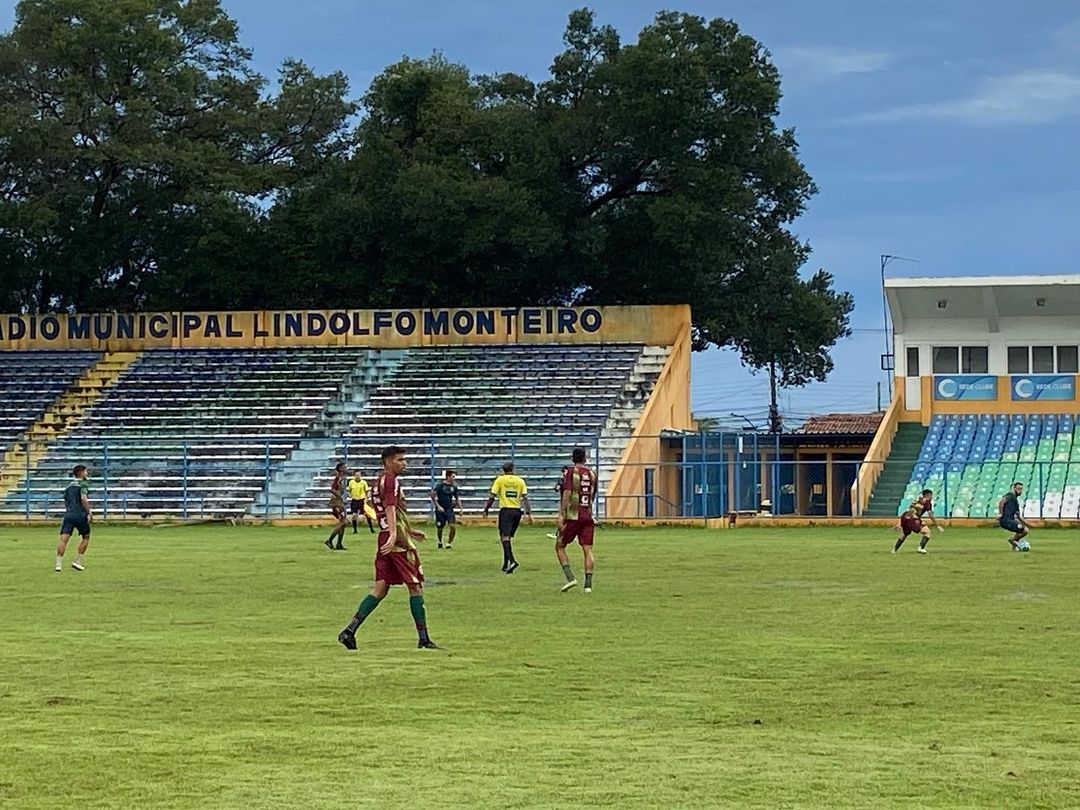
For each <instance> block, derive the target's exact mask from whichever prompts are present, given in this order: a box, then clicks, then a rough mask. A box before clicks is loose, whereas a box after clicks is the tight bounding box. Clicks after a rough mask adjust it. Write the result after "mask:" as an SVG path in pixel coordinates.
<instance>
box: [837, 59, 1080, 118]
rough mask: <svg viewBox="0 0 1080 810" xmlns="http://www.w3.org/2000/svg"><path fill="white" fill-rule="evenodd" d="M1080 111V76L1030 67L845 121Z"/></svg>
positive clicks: (1041, 115) (1059, 115)
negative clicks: (961, 92)
mask: <svg viewBox="0 0 1080 810" xmlns="http://www.w3.org/2000/svg"><path fill="white" fill-rule="evenodd" d="M1078 111H1080V75H1075V74H1071V73H1061V72H1058V71H1039V70H1031V71H1024V72H1021V73H1013V74H1010V75H1006V76H998V77H996V78H992V79H986V80H984V81H983V82H982V83H981V84H980V85H979V86H978V87H976V88H975V90H974V91H973V92H972V93H971V94H970V95H967V96H964V97H961V98H956V99H952V100H950V101H937V102H928V103H923V104H904V105H900V106H897V107H891V108H889V109H885V110H880V111H878V112H871V113H866V114H863V115H857V116H855V117H853V118H850V119H848V120H847V123H862V124H873V123H893V122H897V121H911V120H926V119H938V120H951V121H958V122H962V123H967V124H1043V123H1048V122H1050V121H1056V120H1058V119H1060V118H1065V117H1066V116H1069V115H1074V114H1075V113H1077V112H1078Z"/></svg>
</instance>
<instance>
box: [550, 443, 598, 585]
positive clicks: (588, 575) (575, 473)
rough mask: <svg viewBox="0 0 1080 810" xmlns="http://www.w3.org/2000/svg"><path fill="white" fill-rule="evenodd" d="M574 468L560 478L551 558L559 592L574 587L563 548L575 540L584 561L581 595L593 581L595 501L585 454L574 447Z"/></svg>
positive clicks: (593, 479)
mask: <svg viewBox="0 0 1080 810" xmlns="http://www.w3.org/2000/svg"><path fill="white" fill-rule="evenodd" d="M573 460H574V466H572V467H569V468H568V469H567V470H566V473H565V474H564V475H563V486H562V494H561V495H560V496H559V528H558V535H559V539H558V540H556V541H555V556H556V557H558V558H559V565H561V566H562V570H563V575H564V576H565V577H566V584H565V585H563V586H562V592H563V593H566V592H567V591H569V590H570V589H571V588H576V587H577V579H575V578H574V572H573V569H571V568H570V558H569V557H567V556H566V547H567V546H568V545H569V544H570V543H573V542H574V541H575V540H577V541H578V542H579V543H580V544H581V553H582V555H583V556H584V558H585V593H592V578H593V565H594V562H595V561H594V559H593V550H592V549H593V532H594V530H595V528H596V523H595V521H594V520H593V512H592V507H593V500H594V499H595V498H596V475H595V473H593V471H592V470H591V469H590V468H588V467H586V466H585V450H584V449H582V448H580V447H577V448H575V449H574V453H573Z"/></svg>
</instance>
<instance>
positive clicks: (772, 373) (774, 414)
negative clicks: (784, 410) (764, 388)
mask: <svg viewBox="0 0 1080 810" xmlns="http://www.w3.org/2000/svg"><path fill="white" fill-rule="evenodd" d="M783 431H784V420H783V419H781V418H780V408H779V407H778V406H777V404H776V362H775V361H774V362H772V363H769V433H783Z"/></svg>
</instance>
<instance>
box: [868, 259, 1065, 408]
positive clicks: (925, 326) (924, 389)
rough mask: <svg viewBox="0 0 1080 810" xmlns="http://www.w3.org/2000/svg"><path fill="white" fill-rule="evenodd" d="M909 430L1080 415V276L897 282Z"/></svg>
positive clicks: (902, 390) (893, 282)
mask: <svg viewBox="0 0 1080 810" xmlns="http://www.w3.org/2000/svg"><path fill="white" fill-rule="evenodd" d="M885 295H886V299H887V301H888V308H889V313H890V316H891V319H892V335H893V339H892V345H893V351H894V364H895V365H894V368H895V376H896V392H897V393H896V396H898V397H900V398H901V399H902V402H901V403H900V404H901V407H900V410H901V412H902V415H901V417H900V418H901V420H902V421H915V420H916V419H918V420H919V421H922V423H923V424H928V423H929V420H930V417H931V416H932V415H933V414H934V413H1063V412H1074V413H1075V412H1076V411H1077V410H1078V409H1077V407H1076V402H1077V397H1076V388H1077V376H1076V375H1077V373H1078V372H1080V363H1078V348H1077V347H1078V346H1080V274H1075V273H1074V274H1069V275H1056V276H1050V275H1047V276H1030V275H1029V276H984V277H962V278H890V279H886V281H885Z"/></svg>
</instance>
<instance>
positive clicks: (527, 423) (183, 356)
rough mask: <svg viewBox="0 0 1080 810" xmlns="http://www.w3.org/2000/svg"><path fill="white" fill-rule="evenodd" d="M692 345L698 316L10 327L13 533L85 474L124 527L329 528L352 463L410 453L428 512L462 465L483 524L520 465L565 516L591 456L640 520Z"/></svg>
mask: <svg viewBox="0 0 1080 810" xmlns="http://www.w3.org/2000/svg"><path fill="white" fill-rule="evenodd" d="M689 340H690V317H689V308H688V307H612V308H601V309H595V308H592V309H590V308H584V309H568V308H546V309H544V308H537V309H520V310H516V309H515V310H506V309H504V310H477V309H462V310H439V311H431V310H428V311H412V310H400V311H377V312H351V311H350V312H325V313H324V312H296V313H271V312H259V313H176V314H137V315H72V316H62V315H60V316H18V315H12V316H5V317H4V318H3V319H2V320H0V348H2V349H3V351H2V353H0V360H2V361H3V364H2V371H0V392H2V393H3V394H4V395H5V396H6V397H7V400H8V402H9V409H8V411H7V413H6V414H5V415H4V416H3V418H2V420H0V430H2V431H3V433H2V441H3V445H4V453H3V460H2V470H0V514H3V515H6V516H9V517H23V518H48V517H50V516H52V515H56V514H59V511H60V509H61V495H62V491H63V487H64V484H65V482H66V480H67V478H68V475H69V471H70V468H71V467H72V465H73V464H75V463H84V464H88V465H89V466H90V467H91V468H92V470H93V471H94V478H95V487H94V498H93V499H94V501H95V506H96V508H97V509H98V511H99V514H100V515H101V516H102V517H106V518H113V519H115V518H148V517H149V518H181V519H220V518H236V519H240V518H245V517H251V518H304V517H324V516H325V515H326V514H327V512H328V508H327V503H328V499H329V487H330V482H331V474H330V471H331V469H332V468H333V466H334V464H335V463H337V462H338V461H344V462H345V463H346V464H348V465H349V467H350V469H352V468H359V469H361V470H363V471H364V472H365V474H366V475H368V476H369V477H373V476H374V474H375V473H376V467H377V465H378V456H379V452H380V451H381V449H382V448H383V447H384V446H386V445H388V444H392V443H393V444H399V445H402V446H404V447H405V448H406V449H407V450H408V452H409V454H410V460H411V461H410V469H409V471H408V473H407V474H406V476H405V478H404V483H405V487H406V492H407V495H408V497H409V498H410V500H412V501H413V502H414V503H421V504H423V507H420V509H421V510H423V509H424V508H426V506H427V491H428V489H429V488H430V487H431V486H432V485H433V484H434V482H435V481H436V480H437V479H438V478H439V477H440V476H441V475H442V471H443V470H444V469H446V468H454V469H455V470H457V471H458V474H459V483H460V484H461V486H462V489H463V493H464V497H463V500H464V501H465V503H466V508H467V509H470V508H471V509H472V510H474V511H478V510H479V509H480V508H482V505H483V502H484V501H485V500H486V494H487V486H488V485H489V484H490V481H491V479H492V478H493V477H494V476H495V475H496V474H497V472H498V470H499V468H500V467H501V465H502V464H503V462H505V461H507V460H512V461H514V463H515V464H516V465H517V468H518V471H519V472H520V473H521V474H523V475H524V476H525V477H526V478H527V479H528V480H529V481H530V483H531V485H532V489H533V493H534V497H533V503H534V507H535V508H536V509H537V511H538V512H540V513H545V512H547V513H552V514H553V513H554V512H556V511H557V506H556V505H557V498H558V495H557V493H556V491H555V489H554V486H553V484H554V482H555V480H556V478H557V476H558V474H559V472H560V470H561V468H562V466H563V464H564V463H566V460H567V459H568V458H569V452H570V450H571V449H572V448H573V447H576V446H581V447H585V448H586V449H587V450H588V452H589V456H590V462H591V463H593V464H594V465H595V466H596V467H597V469H598V470H599V475H600V486H601V493H602V498H601V499H600V510H601V511H602V512H606V514H608V515H610V516H619V515H622V514H624V513H625V514H632V513H633V511H634V510H636V509H638V504H639V503H640V501H641V492H640V489H641V486H642V480H643V474H642V473H641V470H640V469H639V468H640V467H643V466H647V465H648V464H650V463H653V462H655V461H656V459H652V458H650V457H649V453H650V452H651V450H650V448H648V447H638V446H636V445H635V442H636V441H637V437H638V436H640V435H643V434H646V433H651V434H659V433H660V431H661V430H667V429H685V428H687V427H688V426H689V424H690V413H689V351H690V349H689ZM642 444H644V443H642ZM628 459H633V463H632V464H630V463H629V462H628ZM414 508H416V507H414Z"/></svg>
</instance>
